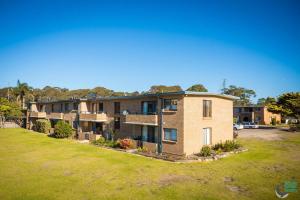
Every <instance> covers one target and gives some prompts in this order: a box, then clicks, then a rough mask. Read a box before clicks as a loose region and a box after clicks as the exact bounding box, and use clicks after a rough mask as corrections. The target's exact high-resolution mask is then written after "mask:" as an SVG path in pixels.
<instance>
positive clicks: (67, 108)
mask: <svg viewBox="0 0 300 200" xmlns="http://www.w3.org/2000/svg"><path fill="white" fill-rule="evenodd" d="M65 111H69V104H68V103H65Z"/></svg>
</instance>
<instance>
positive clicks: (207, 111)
mask: <svg viewBox="0 0 300 200" xmlns="http://www.w3.org/2000/svg"><path fill="white" fill-rule="evenodd" d="M202 103H203V108H202V109H203V113H202V115H203V118H212V100H208V99H204V100H203V102H202ZM207 103H208V104H207Z"/></svg>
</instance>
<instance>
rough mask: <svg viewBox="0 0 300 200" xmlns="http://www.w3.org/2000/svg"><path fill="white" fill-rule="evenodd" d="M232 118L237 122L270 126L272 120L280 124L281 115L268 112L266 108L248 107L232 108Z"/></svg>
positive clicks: (258, 106)
mask: <svg viewBox="0 0 300 200" xmlns="http://www.w3.org/2000/svg"><path fill="white" fill-rule="evenodd" d="M233 116H234V117H235V118H236V119H237V121H238V122H241V123H242V122H255V123H257V124H266V125H268V124H271V123H272V118H274V119H275V120H276V122H281V115H280V114H276V113H272V112H270V111H268V109H267V107H266V106H260V105H249V106H234V107H233Z"/></svg>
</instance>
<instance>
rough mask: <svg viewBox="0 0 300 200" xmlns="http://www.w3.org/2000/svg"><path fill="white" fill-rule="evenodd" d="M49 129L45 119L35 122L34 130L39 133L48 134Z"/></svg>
mask: <svg viewBox="0 0 300 200" xmlns="http://www.w3.org/2000/svg"><path fill="white" fill-rule="evenodd" d="M50 129H51V124H50V122H49V121H48V120H46V119H38V120H36V122H35V130H36V131H37V132H40V133H46V134H48V133H49V132H50Z"/></svg>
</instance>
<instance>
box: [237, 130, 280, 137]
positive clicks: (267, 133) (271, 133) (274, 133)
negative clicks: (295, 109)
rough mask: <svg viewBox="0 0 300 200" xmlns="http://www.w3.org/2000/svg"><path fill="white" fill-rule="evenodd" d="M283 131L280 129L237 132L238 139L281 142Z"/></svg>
mask: <svg viewBox="0 0 300 200" xmlns="http://www.w3.org/2000/svg"><path fill="white" fill-rule="evenodd" d="M283 131H284V130H280V129H276V128H274V129H242V130H239V136H238V137H239V138H259V139H264V140H281V139H282V138H281V135H280V133H282V132H283Z"/></svg>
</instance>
